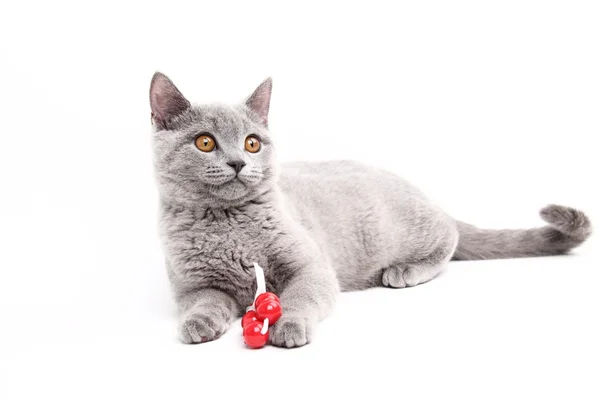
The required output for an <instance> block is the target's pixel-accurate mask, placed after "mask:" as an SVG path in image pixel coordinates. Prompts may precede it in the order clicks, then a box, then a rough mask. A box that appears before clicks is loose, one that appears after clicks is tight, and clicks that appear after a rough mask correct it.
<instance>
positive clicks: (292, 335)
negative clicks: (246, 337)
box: [270, 315, 313, 349]
mask: <svg viewBox="0 0 600 400" xmlns="http://www.w3.org/2000/svg"><path fill="white" fill-rule="evenodd" d="M312 331H313V326H312V323H311V322H310V321H309V320H308V319H306V318H303V317H301V316H286V315H284V316H283V317H281V318H280V319H279V321H277V323H276V324H275V325H274V326H273V328H272V329H271V332H270V335H271V344H272V345H274V346H278V347H287V348H288V349H290V348H292V347H300V346H304V345H305V344H308V343H310V341H311V339H312Z"/></svg>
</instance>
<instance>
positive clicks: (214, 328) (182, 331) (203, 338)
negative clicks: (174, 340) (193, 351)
mask: <svg viewBox="0 0 600 400" xmlns="http://www.w3.org/2000/svg"><path fill="white" fill-rule="evenodd" d="M227 329H229V323H228V322H227V321H226V320H225V319H224V318H222V317H219V316H215V315H210V314H209V313H203V312H196V313H191V314H189V315H186V316H184V317H183V318H182V319H181V323H180V325H179V337H180V339H181V341H182V342H183V343H187V344H193V343H204V342H209V341H211V340H215V339H218V338H219V337H220V336H221V335H222V334H223V333H225V331H226V330H227Z"/></svg>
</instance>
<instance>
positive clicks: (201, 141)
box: [196, 135, 215, 153]
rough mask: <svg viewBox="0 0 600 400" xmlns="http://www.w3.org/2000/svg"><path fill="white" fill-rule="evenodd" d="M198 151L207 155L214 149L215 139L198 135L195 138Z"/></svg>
mask: <svg viewBox="0 0 600 400" xmlns="http://www.w3.org/2000/svg"><path fill="white" fill-rule="evenodd" d="M196 147H197V148H198V150H200V151H203V152H205V153H209V152H211V151H213V150H214V149H215V139H213V138H212V137H211V136H209V135H200V136H198V137H197V138H196Z"/></svg>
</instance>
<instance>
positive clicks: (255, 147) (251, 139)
mask: <svg viewBox="0 0 600 400" xmlns="http://www.w3.org/2000/svg"><path fill="white" fill-rule="evenodd" d="M244 148H245V149H246V151H247V152H250V153H256V152H257V151H259V150H260V140H258V138H257V137H256V136H248V137H247V138H246V143H245V144H244Z"/></svg>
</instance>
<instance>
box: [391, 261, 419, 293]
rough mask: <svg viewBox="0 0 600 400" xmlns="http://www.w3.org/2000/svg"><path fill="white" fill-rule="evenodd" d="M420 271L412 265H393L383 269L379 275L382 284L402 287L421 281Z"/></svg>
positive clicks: (414, 284)
mask: <svg viewBox="0 0 600 400" xmlns="http://www.w3.org/2000/svg"><path fill="white" fill-rule="evenodd" d="M420 272H421V271H419V270H418V269H417V268H413V267H401V266H393V267H389V268H387V269H385V270H384V271H383V275H382V276H381V283H382V284H383V286H387V287H392V288H404V287H411V286H416V285H418V284H419V283H421V276H420V275H421V274H420Z"/></svg>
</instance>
